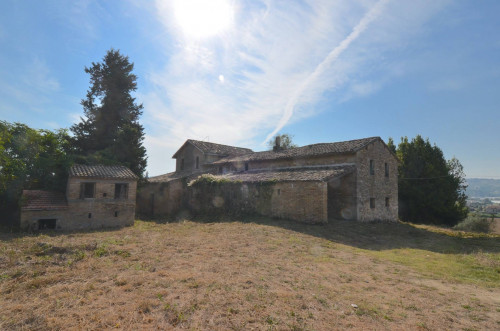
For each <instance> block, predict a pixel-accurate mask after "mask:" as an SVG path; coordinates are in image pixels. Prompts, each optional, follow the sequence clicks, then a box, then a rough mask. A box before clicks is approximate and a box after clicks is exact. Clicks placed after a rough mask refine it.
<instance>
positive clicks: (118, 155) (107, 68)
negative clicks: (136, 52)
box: [71, 49, 147, 177]
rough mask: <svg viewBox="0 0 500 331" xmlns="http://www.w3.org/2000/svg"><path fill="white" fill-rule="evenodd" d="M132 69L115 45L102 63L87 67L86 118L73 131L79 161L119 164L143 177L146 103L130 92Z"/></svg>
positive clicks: (133, 86) (134, 83)
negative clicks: (136, 98) (144, 112)
mask: <svg viewBox="0 0 500 331" xmlns="http://www.w3.org/2000/svg"><path fill="white" fill-rule="evenodd" d="M133 69H134V64H133V63H131V62H130V61H129V59H128V57H127V56H123V55H121V54H120V52H119V51H117V50H116V51H115V50H113V49H111V50H109V51H108V52H107V53H106V55H105V56H104V58H103V61H102V62H101V63H94V62H92V66H91V67H90V68H85V72H86V73H88V74H89V75H90V85H91V86H90V88H89V90H88V91H87V96H86V98H85V99H83V100H82V102H81V104H82V106H83V112H84V115H85V118H81V121H80V123H77V124H75V125H73V126H72V127H71V131H72V132H73V134H74V144H75V147H76V149H77V154H78V155H79V156H80V157H79V158H78V159H77V161H78V162H83V163H101V164H120V165H124V166H127V167H129V168H130V169H131V170H132V171H133V172H134V173H136V174H137V175H138V176H140V177H143V174H144V170H145V168H146V164H147V157H146V149H145V148H144V146H143V144H142V143H143V141H144V128H143V127H142V125H141V124H140V123H139V117H140V116H141V115H142V109H143V106H142V104H137V103H136V101H135V98H133V97H132V96H131V93H132V92H134V91H136V90H137V76H136V75H134V74H133V73H132V70H133Z"/></svg>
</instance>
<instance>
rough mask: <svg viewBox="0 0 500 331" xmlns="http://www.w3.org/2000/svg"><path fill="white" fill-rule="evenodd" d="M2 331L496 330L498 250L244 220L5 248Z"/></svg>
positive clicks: (480, 243)
mask: <svg viewBox="0 0 500 331" xmlns="http://www.w3.org/2000/svg"><path fill="white" fill-rule="evenodd" d="M0 307H2V309H0V329H1V330H5V329H7V330H8V329H23V328H24V329H40V330H45V329H49V328H51V329H102V328H120V329H121V328H125V329H127V328H129V329H157V328H161V329H175V328H178V329H194V330H197V329H208V330H221V329H222V330H225V329H227V330H232V329H238V330H239V329H242V330H247V329H256V330H274V329H276V330H327V329H346V328H354V329H371V330H373V329H401V330H407V329H414V330H418V329H421V330H426V329H429V330H436V329H453V330H482V329H483V330H486V329H488V330H493V329H498V328H500V236H498V235H477V234H467V233H459V232H454V231H451V230H443V229H439V228H433V227H429V226H415V225H411V224H405V223H397V224H385V223H369V224H365V223H358V222H333V223H331V224H328V225H325V226H319V225H316V226H315V225H305V224H299V223H296V222H291V221H285V220H274V219H266V218H257V217H255V218H245V219H242V220H240V221H237V222H235V221H231V220H222V221H221V220H217V222H212V220H211V219H201V220H200V219H197V220H190V221H187V220H184V221H180V222H172V223H162V222H146V221H137V222H136V223H135V226H133V227H129V228H124V229H117V230H116V229H115V230H107V231H94V232H84V233H46V234H39V235H20V234H0Z"/></svg>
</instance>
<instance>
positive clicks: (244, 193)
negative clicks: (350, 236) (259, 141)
mask: <svg viewBox="0 0 500 331" xmlns="http://www.w3.org/2000/svg"><path fill="white" fill-rule="evenodd" d="M188 206H189V208H190V209H191V210H192V211H193V212H195V213H200V214H235V213H241V214H258V215H263V216H271V217H278V218H286V219H291V220H296V221H299V222H307V223H323V222H327V220H328V213H327V184H326V183H324V182H282V183H222V184H212V185H195V186H194V187H191V188H190V190H189V201H188Z"/></svg>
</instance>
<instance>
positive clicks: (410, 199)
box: [388, 135, 468, 226]
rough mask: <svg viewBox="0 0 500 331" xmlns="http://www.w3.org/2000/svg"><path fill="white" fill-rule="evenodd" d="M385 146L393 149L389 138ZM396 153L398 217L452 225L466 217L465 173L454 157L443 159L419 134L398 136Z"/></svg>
mask: <svg viewBox="0 0 500 331" xmlns="http://www.w3.org/2000/svg"><path fill="white" fill-rule="evenodd" d="M388 146H389V148H390V149H392V150H394V149H395V146H394V143H393V141H392V139H390V140H389V143H388ZM396 155H397V156H398V158H399V160H400V163H399V167H398V174H399V217H400V218H401V219H402V220H404V221H410V222H416V223H428V224H443V225H449V226H452V225H455V224H457V223H458V222H459V221H461V220H463V219H464V218H465V217H466V216H467V212H468V210H467V207H466V199H467V196H466V195H465V189H466V184H465V175H464V172H463V167H462V165H461V164H460V162H459V161H458V160H457V159H456V158H453V159H451V160H449V161H446V160H445V158H444V155H443V152H442V150H441V149H440V148H439V147H437V146H436V145H434V146H432V145H431V143H430V142H429V139H426V140H424V139H423V138H422V137H421V136H420V135H417V136H416V137H415V138H413V139H412V140H411V141H409V140H408V137H403V138H401V142H400V143H399V145H398V147H397V149H396Z"/></svg>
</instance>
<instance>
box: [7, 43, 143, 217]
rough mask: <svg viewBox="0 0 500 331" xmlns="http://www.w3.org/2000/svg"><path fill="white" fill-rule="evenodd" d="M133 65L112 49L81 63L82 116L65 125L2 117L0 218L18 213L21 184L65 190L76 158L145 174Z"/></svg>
mask: <svg viewBox="0 0 500 331" xmlns="http://www.w3.org/2000/svg"><path fill="white" fill-rule="evenodd" d="M133 68H134V64H133V63H131V62H130V61H129V58H128V57H127V56H124V55H122V54H120V52H119V51H118V50H114V49H111V50H109V51H108V52H107V53H106V55H105V56H104V58H103V60H102V62H98V63H94V62H92V65H91V66H90V67H89V68H87V67H85V72H86V73H87V74H89V75H90V88H89V89H88V91H87V94H86V97H85V98H84V99H83V100H82V101H81V105H82V107H83V114H84V116H82V117H81V118H80V122H79V123H76V124H74V125H73V126H71V128H70V130H69V131H68V130H66V129H59V130H55V131H50V130H43V129H42V130H38V129H33V128H30V127H28V126H27V125H25V124H22V123H8V122H5V121H0V213H1V215H2V218H1V223H4V224H8V223H12V222H13V220H14V219H15V218H16V213H17V212H18V211H19V207H20V197H21V194H22V190H36V189H44V190H55V191H60V192H64V191H65V189H66V183H67V178H68V170H69V168H70V167H71V165H72V164H74V163H79V164H105V165H124V166H126V167H128V168H130V169H131V170H132V171H133V172H134V173H135V174H137V175H138V176H139V177H140V178H143V177H144V172H145V169H146V164H147V157H146V149H145V147H144V146H143V141H144V128H143V126H142V125H141V124H140V123H139V117H140V116H141V115H142V109H143V105H142V104H137V103H136V100H135V98H133V97H132V92H134V91H136V90H137V76H136V75H135V74H133V73H132V71H133ZM1 223H0V224H1Z"/></svg>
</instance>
